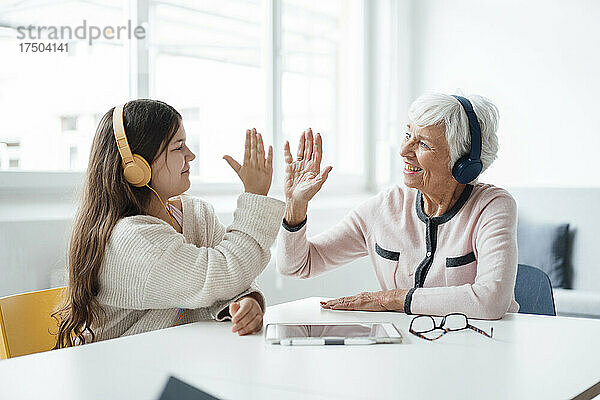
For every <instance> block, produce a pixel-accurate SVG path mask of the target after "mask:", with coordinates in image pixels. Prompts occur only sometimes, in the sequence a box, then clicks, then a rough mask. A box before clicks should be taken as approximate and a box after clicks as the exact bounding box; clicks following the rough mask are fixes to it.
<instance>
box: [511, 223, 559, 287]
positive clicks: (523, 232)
mask: <svg viewBox="0 0 600 400" xmlns="http://www.w3.org/2000/svg"><path fill="white" fill-rule="evenodd" d="M568 242H569V224H550V223H538V222H532V221H527V220H519V224H518V226H517V245H518V248H519V264H527V265H531V266H534V267H537V268H539V269H541V270H543V271H544V272H545V273H546V274H547V275H548V277H549V278H550V282H552V287H553V288H568V287H569V285H570V282H569V271H568Z"/></svg>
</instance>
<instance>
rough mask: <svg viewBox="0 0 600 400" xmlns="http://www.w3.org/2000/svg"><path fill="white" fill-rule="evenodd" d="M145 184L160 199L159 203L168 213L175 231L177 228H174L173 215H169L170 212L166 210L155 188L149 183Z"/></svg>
mask: <svg viewBox="0 0 600 400" xmlns="http://www.w3.org/2000/svg"><path fill="white" fill-rule="evenodd" d="M146 186H147V187H148V188H149V189H150V190H152V191H153V192H154V194H155V195H156V197H158V201H160V204H162V206H163V207H164V209H165V211H166V212H167V214H168V215H169V219H170V220H171V226H173V229H175V231H177V229H176V228H175V224H174V223H173V217H172V215H171V212H170V211H169V210H167V207H166V206H165V203H163V201H162V199H161V198H160V196H159V195H158V193H157V192H156V190H154V189H152V187H151V186H150V185H148V184H146Z"/></svg>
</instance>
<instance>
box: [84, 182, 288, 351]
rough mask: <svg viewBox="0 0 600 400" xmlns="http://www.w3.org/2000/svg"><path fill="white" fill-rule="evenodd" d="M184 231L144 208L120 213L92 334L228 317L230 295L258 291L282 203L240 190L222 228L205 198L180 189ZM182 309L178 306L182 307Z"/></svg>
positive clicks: (102, 275)
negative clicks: (140, 211) (99, 322)
mask: <svg viewBox="0 0 600 400" xmlns="http://www.w3.org/2000/svg"><path fill="white" fill-rule="evenodd" d="M180 197H181V203H182V206H183V234H180V233H177V232H176V231H175V230H174V229H173V228H172V227H171V226H170V225H169V224H168V223H166V222H164V221H162V220H161V219H158V218H155V217H151V216H148V215H136V216H132V217H127V218H123V219H122V220H120V221H119V222H118V223H117V224H116V225H115V227H114V229H113V232H112V234H111V236H110V238H109V241H108V243H107V245H106V251H105V256H104V262H103V265H102V269H101V272H100V291H99V294H98V300H99V301H100V303H101V305H102V308H103V310H104V311H105V314H106V317H105V319H104V321H103V323H102V325H101V327H96V329H95V332H96V335H97V340H105V339H111V338H115V337H119V336H125V335H133V334H137V333H142V332H147V331H152V330H156V329H162V328H167V327H170V326H173V325H175V323H176V322H177V320H178V319H179V317H180V316H181V315H182V314H181V313H182V312H185V314H184V316H183V318H182V319H181V321H180V322H179V324H185V323H189V322H195V321H201V320H208V319H216V320H218V321H222V320H224V319H228V318H229V313H228V310H227V308H228V306H229V304H230V303H231V302H232V301H235V300H237V299H239V298H240V297H242V296H245V295H247V294H249V293H252V292H257V293H258V294H259V295H258V296H256V297H258V298H260V299H261V300H262V301H261V303H262V304H261V306H262V307H263V309H264V307H265V301H264V297H263V296H262V294H261V293H260V292H259V291H258V290H257V289H256V288H255V287H254V285H253V281H254V279H255V278H256V277H257V276H258V275H259V274H260V273H261V272H262V271H263V269H264V268H265V267H266V265H267V263H268V262H269V259H270V257H271V253H270V251H269V248H270V247H271V245H272V244H273V242H274V241H275V238H276V236H277V232H278V231H279V227H280V225H281V221H282V217H283V212H284V209H285V204H284V203H283V202H281V201H279V200H276V199H273V198H270V197H265V196H260V195H255V194H249V193H243V194H241V195H240V196H239V197H238V205H237V209H236V210H235V212H234V214H233V223H232V224H231V225H230V226H229V227H228V228H227V229H226V228H225V227H224V226H223V225H222V224H221V223H220V222H219V220H218V218H217V216H216V214H215V211H214V209H213V207H212V206H211V205H210V204H208V203H207V202H205V201H203V200H201V199H199V198H196V197H192V196H188V195H181V196H180ZM182 309H183V310H182Z"/></svg>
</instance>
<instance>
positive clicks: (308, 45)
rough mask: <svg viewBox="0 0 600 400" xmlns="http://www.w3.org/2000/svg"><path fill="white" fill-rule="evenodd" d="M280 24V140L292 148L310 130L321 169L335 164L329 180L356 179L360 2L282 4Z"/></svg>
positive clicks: (359, 164) (359, 166)
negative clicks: (319, 140) (316, 136)
mask: <svg viewBox="0 0 600 400" xmlns="http://www.w3.org/2000/svg"><path fill="white" fill-rule="evenodd" d="M281 25H282V35H281V36H282V40H281V42H282V46H281V60H282V78H281V80H282V82H281V90H282V128H283V135H284V138H285V140H289V141H290V144H291V147H292V149H294V148H295V147H296V144H297V142H298V137H299V135H300V134H301V133H302V131H303V130H305V129H307V128H309V127H311V128H312V129H313V131H314V132H315V133H316V132H320V133H321V135H322V137H323V142H324V145H323V146H324V149H325V153H324V159H323V163H324V164H323V165H327V164H333V165H335V168H336V173H335V174H334V176H335V175H337V176H338V177H339V176H341V175H354V176H358V175H360V174H361V173H362V171H364V168H363V167H364V165H363V151H362V150H361V149H362V148H363V146H362V137H361V135H360V128H361V118H360V117H361V106H362V105H361V104H360V85H361V79H360V78H361V76H362V71H361V69H360V65H361V60H362V54H361V48H360V43H361V35H362V32H361V29H360V27H361V25H362V24H361V8H360V3H359V2H356V1H342V0H330V1H306V0H284V1H283V2H282V22H281ZM292 151H293V150H292Z"/></svg>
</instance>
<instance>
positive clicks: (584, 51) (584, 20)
mask: <svg viewBox="0 0 600 400" xmlns="http://www.w3.org/2000/svg"><path fill="white" fill-rule="evenodd" d="M599 21H600V2H598V1H593V0H574V1H566V0H563V1H556V0H555V1H546V0H527V1H520V0H502V1H477V0H437V1H436V0H418V1H414V2H413V15H412V18H411V23H412V27H413V30H412V33H413V38H414V42H413V50H414V52H413V59H412V66H411V68H412V71H413V74H412V76H413V79H414V82H413V93H412V96H413V97H415V96H418V95H419V94H421V93H422V92H424V91H427V90H433V91H443V92H448V93H454V91H455V90H456V89H457V88H461V89H462V90H463V91H464V93H465V94H469V93H477V94H481V95H484V96H486V97H488V98H490V99H491V100H492V101H494V102H495V103H496V104H497V106H498V107H499V109H500V128H499V139H500V146H501V147H500V154H499V158H498V160H497V161H496V163H495V164H494V165H493V166H492V167H491V168H490V170H489V172H487V174H486V175H485V176H484V177H483V180H485V181H488V182H491V183H495V184H499V185H513V186H517V185H518V186H553V187H557V186H558V187H565V186H567V187H571V186H579V187H589V186H593V187H599V186H600V167H599V163H598V159H597V157H598V156H597V154H598V150H599V149H600V125H599V124H598V123H597V122H596V118H595V116H597V115H598V112H599V111H598V109H599V107H600V97H599V93H600V74H599V71H600V23H599ZM590 207H591V205H590Z"/></svg>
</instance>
